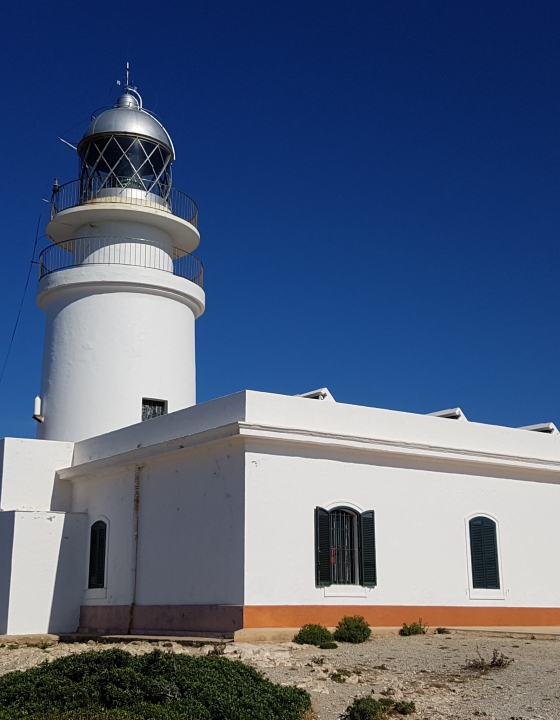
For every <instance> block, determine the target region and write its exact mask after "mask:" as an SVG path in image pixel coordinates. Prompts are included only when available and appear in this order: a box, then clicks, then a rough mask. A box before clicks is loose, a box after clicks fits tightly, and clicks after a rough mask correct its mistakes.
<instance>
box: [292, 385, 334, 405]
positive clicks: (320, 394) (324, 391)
mask: <svg viewBox="0 0 560 720" xmlns="http://www.w3.org/2000/svg"><path fill="white" fill-rule="evenodd" d="M296 397H302V398H309V399H310V400H328V401H329V402H336V400H335V399H334V397H333V396H332V395H331V393H330V392H329V389H328V388H326V387H325V388H319V389H318V390H312V391H311V392H306V393H302V394H301V395H296Z"/></svg>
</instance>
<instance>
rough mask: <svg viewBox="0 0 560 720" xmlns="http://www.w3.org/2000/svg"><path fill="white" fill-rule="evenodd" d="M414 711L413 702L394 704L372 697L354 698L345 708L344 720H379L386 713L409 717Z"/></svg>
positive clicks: (384, 699)
mask: <svg viewBox="0 0 560 720" xmlns="http://www.w3.org/2000/svg"><path fill="white" fill-rule="evenodd" d="M415 710H416V706H415V705H414V703H413V702H406V701H401V702H395V701H394V700H390V699H389V698H381V699H380V700H375V699H374V698H372V697H362V698H355V699H354V702H353V703H352V705H349V706H348V707H347V708H346V714H345V715H343V716H342V717H343V718H344V719H345V720H381V718H383V717H384V716H385V715H386V714H387V713H388V712H391V711H392V712H397V713H399V715H410V714H411V713H413V712H414V711H415Z"/></svg>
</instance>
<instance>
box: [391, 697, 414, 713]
mask: <svg viewBox="0 0 560 720" xmlns="http://www.w3.org/2000/svg"><path fill="white" fill-rule="evenodd" d="M393 710H394V711H395V712H398V713H399V715H411V714H412V713H413V712H416V705H415V704H414V703H413V702H412V700H411V701H410V702H407V701H406V700H401V701H400V702H396V703H395V704H394V705H393Z"/></svg>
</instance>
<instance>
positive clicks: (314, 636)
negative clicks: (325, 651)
mask: <svg viewBox="0 0 560 720" xmlns="http://www.w3.org/2000/svg"><path fill="white" fill-rule="evenodd" d="M332 641H333V634H332V632H331V631H330V630H327V628H326V627H323V626H322V625H314V624H313V623H310V624H309V625H304V626H303V627H302V628H301V630H300V631H299V632H298V634H297V635H296V636H295V637H294V642H295V643H299V644H300V645H317V646H319V647H320V646H321V645H324V644H325V643H332Z"/></svg>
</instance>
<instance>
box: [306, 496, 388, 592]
mask: <svg viewBox="0 0 560 720" xmlns="http://www.w3.org/2000/svg"><path fill="white" fill-rule="evenodd" d="M315 574H316V584H317V586H319V587H324V586H328V585H363V586H364V587H375V585H377V565H376V560H375V515H374V512H373V510H368V511H367V512H364V513H361V514H359V513H356V512H354V511H353V510H350V509H348V508H342V507H341V508H334V509H333V510H330V511H328V510H325V509H324V508H321V507H318V508H315Z"/></svg>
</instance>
